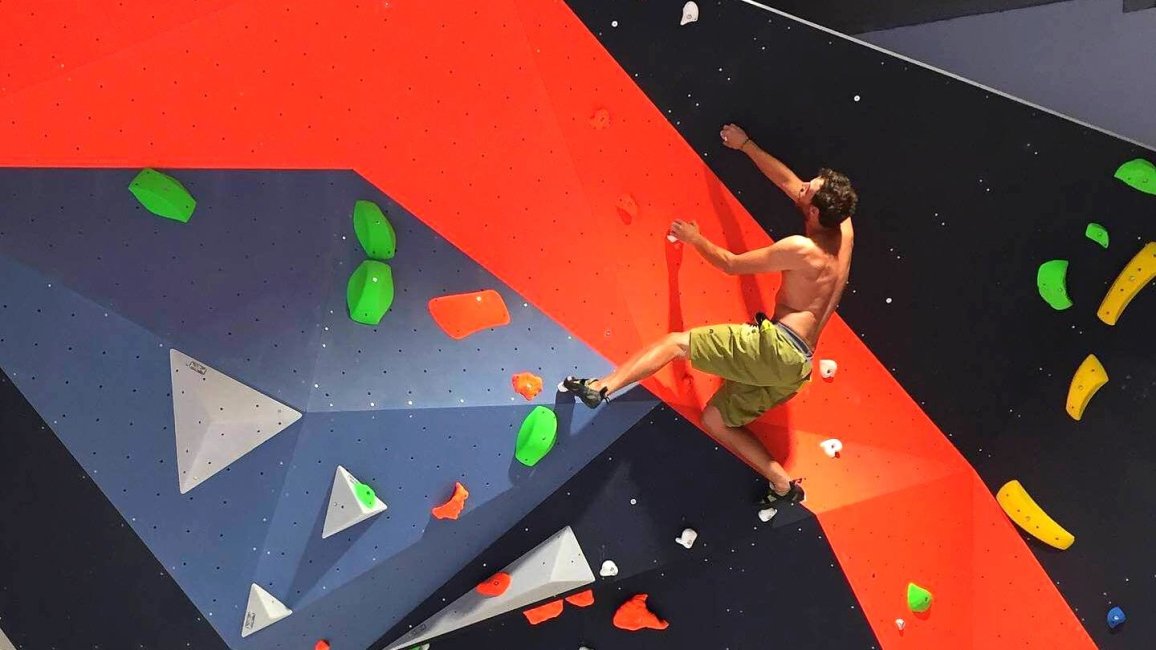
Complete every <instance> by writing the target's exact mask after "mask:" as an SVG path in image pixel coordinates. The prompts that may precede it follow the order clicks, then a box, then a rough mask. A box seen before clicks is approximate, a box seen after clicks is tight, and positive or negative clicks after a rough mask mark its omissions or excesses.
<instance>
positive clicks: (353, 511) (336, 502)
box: [321, 465, 386, 539]
mask: <svg viewBox="0 0 1156 650" xmlns="http://www.w3.org/2000/svg"><path fill="white" fill-rule="evenodd" d="M359 483H360V481H358V480H357V479H355V478H353V475H352V474H350V473H349V471H348V470H346V469H345V468H344V467H342V466H340V465H338V466H337V474H336V475H334V477H333V489H332V490H330V491H329V509H328V510H326V511H325V526H324V528H323V529H322V531H321V539H325V538H326V537H329V536H330V535H333V534H336V533H340V532H341V531H343V530H345V529H346V528H349V527H350V526H353V525H354V524H358V523H361V522H363V521H365V520H366V519H369V518H370V517H372V516H374V515H376V514H378V513H381V512H385V507H386V506H385V503H383V502H382V500H381V499H379V498H377V495H374V497H373V505H372V506H370V507H368V508H367V507H366V506H365V504H363V503H362V502H361V499H358V498H357V486H358V484H359Z"/></svg>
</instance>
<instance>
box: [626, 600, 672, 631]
mask: <svg viewBox="0 0 1156 650" xmlns="http://www.w3.org/2000/svg"><path fill="white" fill-rule="evenodd" d="M649 597H650V596H648V595H647V594H635V595H634V597H633V598H631V599H630V600H628V601H626V602H625V603H622V607H619V608H618V611H617V612H614V627H617V628H619V629H623V630H630V631H631V632H636V631H638V630H643V629H651V630H665V629H666V628H667V627H669V626H670V623H667V622H666V621H664V620H662V619H661V618H658V617H657V616H655V615H654V613H653V612H651V611H650V610H649V609H647V608H646V599H647V598H649Z"/></svg>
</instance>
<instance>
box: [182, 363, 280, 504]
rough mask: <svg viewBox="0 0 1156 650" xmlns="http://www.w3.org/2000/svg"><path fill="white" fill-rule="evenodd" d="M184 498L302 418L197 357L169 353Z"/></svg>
mask: <svg viewBox="0 0 1156 650" xmlns="http://www.w3.org/2000/svg"><path fill="white" fill-rule="evenodd" d="M169 369H170V372H171V374H172V380H173V420H174V424H175V429H176V437H177V472H178V478H179V481H180V487H181V494H184V493H185V492H188V491H189V490H191V489H193V488H195V487H197V486H198V485H200V484H201V483H202V482H204V481H205V480H206V479H208V478H209V477H210V476H212V475H213V474H216V473H217V472H219V471H221V470H222V469H225V468H226V467H228V466H229V465H230V464H231V463H232V462H233V461H235V460H237V459H238V458H240V457H241V456H244V455H245V454H247V453H249V452H250V451H253V450H254V449H256V448H257V446H258V445H260V444H261V443H263V442H265V441H266V440H268V439H269V438H272V437H273V436H275V435H277V434H278V433H280V432H281V431H284V430H285V429H286V428H287V427H288V426H289V425H291V424H293V423H294V422H296V421H297V420H299V419H300V418H301V414H300V413H298V412H297V411H294V410H293V409H291V408H289V407H288V406H285V405H284V404H282V403H280V402H278V401H277V400H274V399H272V398H269V397H266V396H265V395H262V394H261V393H258V392H257V391H255V390H253V389H252V388H249V387H248V386H246V385H245V384H242V383H241V382H239V381H237V380H236V379H233V378H232V377H229V376H228V375H225V374H222V373H220V372H218V371H216V370H213V369H212V368H210V367H208V366H206V365H205V364H203V363H201V362H199V361H197V360H196V359H193V358H192V357H190V356H188V355H186V354H184V353H182V352H178V351H177V350H170V351H169Z"/></svg>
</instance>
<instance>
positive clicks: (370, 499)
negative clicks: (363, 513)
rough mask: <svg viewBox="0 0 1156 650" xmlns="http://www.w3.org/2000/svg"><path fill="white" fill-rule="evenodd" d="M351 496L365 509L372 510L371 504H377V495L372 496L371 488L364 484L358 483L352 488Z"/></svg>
mask: <svg viewBox="0 0 1156 650" xmlns="http://www.w3.org/2000/svg"><path fill="white" fill-rule="evenodd" d="M353 494H354V495H356V496H357V500H358V501H360V502H361V505H363V506H365V507H366V508H372V507H373V504H375V503H377V495H376V494H374V492H373V488H371V487H369V486H368V485H366V484H365V483H360V482H359V483H358V484H357V485H355V486H353Z"/></svg>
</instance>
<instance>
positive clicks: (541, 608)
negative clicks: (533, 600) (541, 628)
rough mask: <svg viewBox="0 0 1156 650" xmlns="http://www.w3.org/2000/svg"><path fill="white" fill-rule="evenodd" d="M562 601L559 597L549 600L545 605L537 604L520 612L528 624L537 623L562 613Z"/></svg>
mask: <svg viewBox="0 0 1156 650" xmlns="http://www.w3.org/2000/svg"><path fill="white" fill-rule="evenodd" d="M563 606H564V605H563V603H562V600H561V599H558V600H551V601H550V602H548V603H546V604H545V605H538V606H537V607H532V608H530V609H527V610H526V611H524V612H522V616H525V617H526V620H527V621H530V625H537V624H539V623H542V622H544V621H548V620H550V619H552V618H558V617H559V616H561V615H562V607H563Z"/></svg>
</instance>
